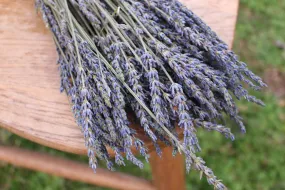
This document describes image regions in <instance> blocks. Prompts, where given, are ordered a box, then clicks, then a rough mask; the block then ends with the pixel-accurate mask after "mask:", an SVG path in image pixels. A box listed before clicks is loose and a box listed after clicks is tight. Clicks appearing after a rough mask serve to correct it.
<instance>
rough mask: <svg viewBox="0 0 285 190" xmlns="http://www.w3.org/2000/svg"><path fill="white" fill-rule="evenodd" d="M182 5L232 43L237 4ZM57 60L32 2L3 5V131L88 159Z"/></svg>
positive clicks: (231, 0) (220, 0) (204, 0)
mask: <svg viewBox="0 0 285 190" xmlns="http://www.w3.org/2000/svg"><path fill="white" fill-rule="evenodd" d="M181 1H182V2H183V3H184V4H185V5H187V6H188V7H189V8H191V9H192V10H193V11H194V12H195V13H196V14H198V15H199V16H201V17H202V18H203V19H204V20H205V21H206V23H208V24H209V25H210V26H211V27H212V28H213V30H215V31H216V32H217V33H218V34H219V35H220V36H221V38H222V39H224V40H225V41H226V42H227V43H228V44H229V45H231V44H232V41H233V36H234V29H235V23H236V17H237V10H238V0H181ZM56 59H57V53H56V50H55V45H54V43H53V40H52V37H51V34H50V32H49V31H48V29H46V28H45V26H44V24H43V22H42V20H41V16H40V15H39V14H37V13H36V11H35V9H34V0H0V78H1V80H0V126H1V127H4V128H5V129H7V130H9V131H11V132H13V133H15V134H17V135H19V136H22V137H24V138H27V139H29V140H32V141H34V142H37V143H39V144H42V145H45V146H49V147H52V148H55V149H58V150H62V151H66V152H71V153H76V154H85V153H86V149H85V147H84V140H83V136H82V134H81V131H80V128H79V127H78V126H77V125H76V123H75V121H74V118H73V115H72V112H71V106H70V104H69V102H68V98H67V96H66V95H65V94H64V93H63V94H60V92H59V84H60V79H59V71H58V69H57V65H56ZM0 159H1V157H0Z"/></svg>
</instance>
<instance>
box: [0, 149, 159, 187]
mask: <svg viewBox="0 0 285 190" xmlns="http://www.w3.org/2000/svg"><path fill="white" fill-rule="evenodd" d="M0 160H2V161H5V162H8V163H10V164H13V165H16V166H19V167H23V168H27V169H32V170H37V171H42V172H45V173H48V174H52V175H56V176H60V177H64V178H67V179H71V180H76V181H81V182H85V183H89V184H94V185H99V186H102V187H109V188H114V189H123V190H155V188H154V186H153V185H152V183H151V182H149V181H147V180H145V179H141V178H138V177H134V176H130V175H126V174H123V173H119V172H111V171H108V170H105V169H101V168H98V169H97V173H96V174H94V173H93V171H92V170H91V169H89V168H88V166H87V165H86V164H83V163H79V162H75V161H71V160H66V159H62V158H56V157H53V156H50V155H48V154H43V153H36V152H32V151H28V150H23V149H19V148H12V147H7V146H0Z"/></svg>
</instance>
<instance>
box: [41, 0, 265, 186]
mask: <svg viewBox="0 0 285 190" xmlns="http://www.w3.org/2000/svg"><path fill="white" fill-rule="evenodd" d="M36 6H37V8H38V9H39V10H40V11H41V13H42V15H43V20H44V21H45V23H46V24H47V26H48V27H49V28H50V30H51V31H52V34H53V37H54V41H55V43H56V46H57V51H58V55H59V59H58V64H59V68H60V75H61V91H65V92H66V93H67V95H68V96H69V97H70V99H71V101H72V103H73V107H72V110H73V113H74V116H75V118H76V121H77V123H78V125H79V126H80V127H81V129H82V133H83V135H84V138H85V144H86V147H87V149H88V156H89V164H90V167H91V168H92V169H93V170H94V171H96V168H97V160H98V159H100V160H104V161H105V162H106V165H107V167H108V168H109V169H111V170H113V169H114V168H113V166H114V163H113V161H112V159H111V158H110V156H109V153H108V151H107V147H109V148H111V149H113V151H114V152H115V160H114V161H115V163H116V164H117V165H125V162H124V159H127V160H130V161H131V162H132V163H133V164H135V165H137V166H138V167H141V168H142V167H143V163H142V161H140V160H139V159H137V158H136V157H135V156H134V154H133V152H132V146H134V147H135V148H136V149H137V150H138V151H139V152H140V154H141V155H142V156H144V157H145V158H146V160H147V159H148V158H149V155H148V150H147V148H146V147H145V144H144V142H143V141H142V140H141V139H139V136H138V134H137V130H138V129H131V128H130V121H129V119H128V117H127V110H130V109H131V110H132V112H134V113H135V115H136V118H137V121H138V122H139V123H140V125H141V128H142V129H143V130H144V132H145V135H146V136H147V137H148V138H149V139H150V141H152V142H153V144H154V146H155V148H156V151H157V153H158V155H161V150H160V147H159V145H158V142H159V141H162V142H164V143H165V144H166V145H168V146H170V145H171V146H172V147H173V153H174V155H175V154H176V153H177V152H181V153H182V152H183V153H184V154H185V157H186V169H187V171H189V170H190V168H194V169H196V170H199V171H200V172H201V173H202V174H204V175H205V176H206V178H207V180H208V182H209V184H211V185H213V186H214V187H215V188H216V189H226V187H225V185H223V184H222V183H221V181H220V180H218V179H217V177H216V176H215V175H214V173H213V172H212V170H211V169H210V168H208V167H207V166H206V165H205V162H204V161H203V160H202V158H200V157H197V156H196V154H195V153H196V151H200V150H201V148H200V146H199V141H198V138H197V136H196V133H197V129H198V128H202V129H206V130H208V131H217V132H219V133H221V134H223V135H224V136H225V137H226V138H230V139H231V140H234V135H233V134H232V133H231V131H230V129H229V128H226V127H225V126H223V125H221V124H220V123H221V120H222V119H223V118H224V115H228V116H230V117H231V118H232V119H233V120H234V121H235V122H236V123H237V124H238V125H239V126H240V128H241V131H242V132H245V131H246V130H245V126H244V125H243V122H242V118H241V117H240V116H239V115H238V109H237V107H236V104H235V102H234V98H233V97H232V94H233V95H234V96H235V97H236V98H237V99H241V98H245V99H246V100H248V101H250V102H253V103H256V104H259V105H263V103H262V101H261V100H258V99H256V98H255V97H254V96H251V95H249V94H248V91H247V90H246V89H245V88H244V84H248V86H249V87H251V88H253V89H254V90H260V89H261V88H262V87H265V86H266V85H265V84H264V83H263V82H262V80H261V78H260V77H258V76H256V75H254V74H253V73H252V72H251V71H250V70H249V69H248V68H247V66H246V64H245V63H243V62H241V61H239V60H238V57H237V56H236V55H235V54H234V52H232V51H230V50H229V49H228V46H227V45H226V44H225V43H224V42H223V41H222V40H221V39H220V38H219V37H218V36H217V35H216V34H215V32H213V31H212V30H211V29H210V28H209V27H208V26H207V25H206V24H205V23H204V22H203V21H202V20H201V19H200V18H199V17H198V16H196V15H195V14H194V13H193V12H192V11H190V10H189V9H187V8H186V7H184V6H183V5H182V4H181V3H179V2H178V1H176V0H36ZM176 124H177V125H178V127H179V128H181V130H182V131H183V136H184V137H183V141H180V140H179V139H178V134H177V132H176V130H175V126H176ZM123 155H125V156H123Z"/></svg>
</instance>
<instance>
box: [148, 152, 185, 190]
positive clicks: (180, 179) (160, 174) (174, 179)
mask: <svg viewBox="0 0 285 190" xmlns="http://www.w3.org/2000/svg"><path fill="white" fill-rule="evenodd" d="M150 165H151V170H152V178H153V183H154V186H155V187H156V189H157V190H173V189H177V190H185V189H186V187H185V167H184V157H183V156H182V155H181V154H177V155H176V156H175V157H173V156H172V148H171V147H166V148H164V149H163V150H162V157H159V156H157V154H156V152H152V153H151V155H150Z"/></svg>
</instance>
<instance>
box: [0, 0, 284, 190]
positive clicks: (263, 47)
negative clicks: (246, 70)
mask: <svg viewBox="0 0 285 190" xmlns="http://www.w3.org/2000/svg"><path fill="white" fill-rule="evenodd" d="M284 10H285V1H279V0H272V1H268V0H241V6H240V12H239V18H238V23H237V29H236V36H235V44H234V50H235V51H236V52H237V53H238V54H239V55H240V57H241V59H242V60H244V61H245V62H247V63H248V65H249V67H250V68H251V69H253V70H254V71H255V72H257V73H259V74H260V75H261V76H262V75H264V72H265V71H266V70H268V68H275V69H278V70H279V71H280V72H284V73H285V50H284V49H280V48H278V47H277V46H276V42H278V43H285V35H284V31H285V22H284V18H285V11H284ZM269 85H271V84H269ZM255 94H256V95H257V96H258V97H259V98H261V99H262V100H264V102H265V103H266V105H267V106H266V107H265V108H261V107H258V106H255V105H252V104H248V103H246V102H241V103H239V107H240V110H241V115H242V116H243V117H244V118H245V123H246V125H247V126H248V132H247V135H246V136H243V135H238V136H237V140H236V141H235V142H233V143H232V142H229V141H227V140H225V139H224V138H223V137H222V136H221V135H219V134H215V133H199V136H200V139H202V140H201V146H202V148H203V151H202V152H201V156H203V157H204V158H205V160H206V161H207V163H208V165H209V166H210V167H212V169H213V170H214V171H215V173H216V175H218V176H219V177H220V178H221V179H223V181H224V183H225V184H226V185H227V186H228V187H229V188H230V189H233V190H251V189H258V190H271V189H278V190H279V189H280V190H282V189H285V181H284V179H285V159H284V155H285V149H284V148H283V146H284V143H285V135H284V134H285V125H284V124H285V106H284V99H285V97H277V96H275V94H274V91H270V90H269V89H268V90H266V92H265V93H255ZM282 102H283V103H282ZM228 125H232V124H231V123H228ZM0 143H2V144H7V145H14V146H18V147H21V148H26V149H31V150H36V151H41V152H48V153H49V154H53V155H57V156H62V157H68V158H71V159H74V160H78V161H82V162H87V158H86V157H85V156H77V155H72V154H67V153H63V152H60V151H56V150H53V149H50V148H47V147H43V146H40V145H37V144H35V143H33V142H30V141H28V140H25V139H22V138H20V137H17V136H16V135H13V134H11V133H9V132H7V131H4V130H0ZM120 171H123V172H126V173H131V174H133V175H137V176H142V177H144V178H148V179H150V178H151V172H150V167H149V165H147V166H146V168H145V169H144V170H139V169H137V168H136V167H133V166H129V167H126V168H122V169H120ZM187 187H188V189H191V190H204V189H211V187H209V186H208V185H207V182H206V181H205V179H203V180H202V181H201V180H200V179H199V174H198V173H197V172H195V171H193V172H191V173H190V174H189V175H187ZM0 189H1V190H18V189H24V190H25V189H26V190H38V189H41V190H65V189H66V190H75V189H76V190H77V189H80V190H91V189H92V190H99V189H100V190H104V189H106V188H101V187H94V186H91V185H87V184H84V183H79V182H74V181H69V180H66V179H63V178H59V177H55V176H50V175H47V174H44V173H41V172H34V171H29V170H25V169H22V168H17V167H15V166H12V165H8V164H6V163H2V162H0Z"/></svg>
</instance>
